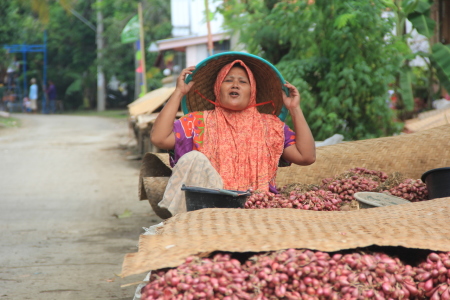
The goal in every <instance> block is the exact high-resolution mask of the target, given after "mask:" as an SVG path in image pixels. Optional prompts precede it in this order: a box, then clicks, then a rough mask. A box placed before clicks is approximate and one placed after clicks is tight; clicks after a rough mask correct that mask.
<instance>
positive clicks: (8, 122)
mask: <svg viewBox="0 0 450 300" xmlns="http://www.w3.org/2000/svg"><path fill="white" fill-rule="evenodd" d="M19 126H20V120H18V119H16V118H11V117H9V118H4V117H0V129H1V128H13V127H19Z"/></svg>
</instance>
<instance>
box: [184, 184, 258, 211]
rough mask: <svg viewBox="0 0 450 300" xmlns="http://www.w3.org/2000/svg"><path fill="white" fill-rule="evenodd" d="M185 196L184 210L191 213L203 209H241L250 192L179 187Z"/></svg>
mask: <svg viewBox="0 0 450 300" xmlns="http://www.w3.org/2000/svg"><path fill="white" fill-rule="evenodd" d="M181 190H183V191H184V193H185V196H186V209H187V211H193V210H198V209H203V208H243V207H244V204H245V202H246V201H247V198H248V197H249V196H250V195H251V194H250V192H243V191H233V190H222V189H208V188H202V187H196V186H185V185H183V186H182V187H181Z"/></svg>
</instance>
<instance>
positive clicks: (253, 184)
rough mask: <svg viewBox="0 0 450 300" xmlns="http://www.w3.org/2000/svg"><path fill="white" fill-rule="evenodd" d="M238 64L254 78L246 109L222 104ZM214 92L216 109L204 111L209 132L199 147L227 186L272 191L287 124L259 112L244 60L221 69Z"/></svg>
mask: <svg viewBox="0 0 450 300" xmlns="http://www.w3.org/2000/svg"><path fill="white" fill-rule="evenodd" d="M235 64H240V65H241V66H243V67H244V68H245V70H246V71H247V75H248V77H249V80H250V87H251V94H250V103H249V105H248V107H247V108H245V109H244V110H242V111H230V110H227V109H224V108H222V107H221V105H220V86H221V85H222V82H223V80H224V79H225V77H226V75H227V74H228V72H229V71H230V70H231V68H232V67H233V66H234V65H235ZM214 93H215V95H216V108H215V109H214V110H212V111H205V112H204V120H205V133H204V134H205V135H204V137H203V146H202V147H201V148H200V149H198V150H199V151H200V152H202V153H203V154H205V155H206V157H208V159H209V160H210V161H211V164H212V165H213V167H214V168H215V169H216V170H217V172H218V173H219V174H220V175H221V177H222V179H223V183H224V188H225V189H231V190H238V191H245V190H247V189H249V188H253V189H254V190H263V191H267V190H269V184H272V185H273V186H275V177H276V172H277V168H278V162H279V159H280V157H281V154H282V153H283V149H284V131H283V128H284V123H283V122H282V121H281V120H279V119H278V117H277V116H275V115H269V114H261V113H259V112H258V110H257V109H256V107H255V105H256V97H257V93H256V81H255V78H254V76H253V73H252V71H251V70H250V69H249V68H248V67H247V66H246V65H245V63H244V62H243V61H241V60H235V61H233V62H232V63H229V64H227V65H226V66H224V67H223V68H222V69H221V70H220V72H219V74H218V75H217V80H216V83H215V85H214ZM280 97H281V89H280Z"/></svg>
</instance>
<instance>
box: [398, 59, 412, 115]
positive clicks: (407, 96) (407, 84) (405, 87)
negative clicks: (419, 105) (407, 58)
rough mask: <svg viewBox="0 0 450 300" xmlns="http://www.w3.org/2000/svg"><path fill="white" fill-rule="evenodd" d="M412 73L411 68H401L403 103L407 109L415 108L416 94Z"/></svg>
mask: <svg viewBox="0 0 450 300" xmlns="http://www.w3.org/2000/svg"><path fill="white" fill-rule="evenodd" d="M411 78H412V74H411V69H410V68H406V67H405V68H402V69H401V70H400V81H399V85H400V94H401V96H402V100H403V105H404V106H405V110H406V111H412V110H413V109H414V96H413V91H412V79H411Z"/></svg>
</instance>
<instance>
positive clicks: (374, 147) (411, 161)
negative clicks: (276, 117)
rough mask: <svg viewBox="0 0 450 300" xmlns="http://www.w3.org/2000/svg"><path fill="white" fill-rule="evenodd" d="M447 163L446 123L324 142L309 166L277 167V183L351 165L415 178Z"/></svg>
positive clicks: (309, 180)
mask: <svg viewBox="0 0 450 300" xmlns="http://www.w3.org/2000/svg"><path fill="white" fill-rule="evenodd" d="M449 166H450V124H449V125H444V126H440V127H436V128H433V129H429V130H424V131H420V132H417V133H411V134H403V135H399V136H394V137H385V138H377V139H369V140H361V141H354V142H344V143H340V144H336V145H330V146H324V147H320V148H317V150H316V162H315V163H314V164H312V165H310V166H297V165H292V166H290V167H286V168H279V170H278V174H277V185H278V186H279V187H282V186H284V185H287V184H290V183H306V184H316V183H319V182H320V180H322V179H324V178H327V177H333V176H336V175H338V174H341V173H342V172H345V171H347V170H349V169H352V168H355V167H363V168H368V169H371V170H377V171H384V172H386V173H392V172H400V173H402V174H404V175H405V176H406V177H407V178H413V179H419V178H420V177H421V176H422V174H423V173H424V172H426V171H428V170H431V169H435V168H441V167H449Z"/></svg>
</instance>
